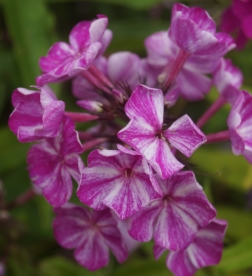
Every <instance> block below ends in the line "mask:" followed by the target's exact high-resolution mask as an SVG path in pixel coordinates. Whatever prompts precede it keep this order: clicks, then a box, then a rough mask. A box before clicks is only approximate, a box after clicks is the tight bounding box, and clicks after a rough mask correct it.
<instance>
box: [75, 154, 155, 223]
mask: <svg viewBox="0 0 252 276" xmlns="http://www.w3.org/2000/svg"><path fill="white" fill-rule="evenodd" d="M155 184H156V183H154V184H153V183H152V182H151V169H150V168H149V166H148V164H147V162H146V161H145V160H144V158H143V157H142V156H141V155H139V154H137V153H136V152H132V153H125V152H123V151H122V150H95V151H93V152H91V153H90V154H89V156H88V167H86V168H85V169H84V170H83V171H82V180H81V183H80V186H79V188H78V190H77V195H78V197H79V199H80V201H81V202H83V203H85V204H87V205H88V206H90V207H92V208H94V209H96V210H102V209H104V208H106V207H109V208H111V209H113V211H114V212H115V213H116V214H117V215H118V217H119V218H120V219H125V218H127V217H130V216H132V215H133V214H134V213H136V212H138V211H139V210H141V209H142V208H144V207H145V206H146V205H147V204H148V203H149V202H150V201H151V200H153V199H156V198H158V197H160V195H159V194H158V193H157V192H156V191H155V189H156V190H158V189H159V187H156V186H155Z"/></svg>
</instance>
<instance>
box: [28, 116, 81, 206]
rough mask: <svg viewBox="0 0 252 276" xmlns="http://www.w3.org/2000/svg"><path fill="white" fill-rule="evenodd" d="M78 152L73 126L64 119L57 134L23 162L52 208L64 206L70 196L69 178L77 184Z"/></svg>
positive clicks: (33, 147) (68, 120)
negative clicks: (26, 164)
mask: <svg viewBox="0 0 252 276" xmlns="http://www.w3.org/2000/svg"><path fill="white" fill-rule="evenodd" d="M81 152H82V145H81V144H80V142H79V140H78V136H77V132H76V131H75V130H74V123H73V122H72V120H71V119H70V118H68V117H66V116H64V118H63V122H62V124H61V132H60V134H59V135H58V136H57V137H55V138H48V139H45V140H44V141H42V142H41V143H39V144H36V145H34V146H32V147H31V149H30V150H29V152H28V157H27V162H28V164H29V168H28V169H29V173H30V177H31V179H32V182H33V183H34V184H35V185H37V186H38V187H40V188H41V189H42V193H43V195H44V197H45V198H46V200H47V201H48V202H49V203H50V204H51V205H52V206H54V207H59V206H61V205H63V204H65V203H66V202H67V201H68V200H69V199H70V197H71V194H72V180H71V176H72V177H73V178H74V179H75V180H76V181H77V183H79V182H80V173H81V170H82V169H83V163H82V161H81V158H80V156H79V155H78V154H79V153H81Z"/></svg>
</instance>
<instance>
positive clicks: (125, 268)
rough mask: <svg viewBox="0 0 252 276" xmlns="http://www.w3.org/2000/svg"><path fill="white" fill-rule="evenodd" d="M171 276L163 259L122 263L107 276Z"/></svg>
mask: <svg viewBox="0 0 252 276" xmlns="http://www.w3.org/2000/svg"><path fill="white" fill-rule="evenodd" d="M129 275H130V276H139V275H144V276H156V275H158V276H169V275H171V276H172V273H171V272H170V271H169V270H168V269H167V267H166V265H165V259H164V258H163V257H162V258H161V259H159V260H158V261H155V260H154V259H152V260H147V259H146V260H133V261H131V262H128V263H124V264H123V265H122V266H120V267H119V268H118V269H116V270H115V272H113V273H112V274H109V276H129Z"/></svg>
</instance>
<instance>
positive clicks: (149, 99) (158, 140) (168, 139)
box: [118, 85, 206, 178]
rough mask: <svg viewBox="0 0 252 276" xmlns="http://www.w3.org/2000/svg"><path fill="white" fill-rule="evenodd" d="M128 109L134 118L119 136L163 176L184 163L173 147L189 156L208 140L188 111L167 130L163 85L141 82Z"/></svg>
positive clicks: (126, 110) (129, 115) (129, 102)
mask: <svg viewBox="0 0 252 276" xmlns="http://www.w3.org/2000/svg"><path fill="white" fill-rule="evenodd" d="M125 112H126V115H127V116H128V117H129V118H130V122H129V123H128V124H127V125H126V127H125V128H123V129H122V130H120V131H119V133H118V138H119V139H121V140H122V141H123V142H125V143H127V144H128V145H130V146H131V147H132V148H133V149H135V150H136V151H137V152H138V153H140V154H142V155H143V156H144V158H146V160H147V161H148V162H149V164H150V165H151V166H152V168H153V169H154V170H155V171H156V172H157V173H158V174H159V175H160V176H161V177H162V178H167V177H169V176H171V175H172V174H173V173H175V172H177V171H179V170H181V169H182V168H183V167H184V165H183V164H181V163H180V162H179V161H178V160H177V159H176V158H175V156H174V154H173V152H172V149H174V148H176V149H178V150H179V151H181V152H182V153H183V154H184V155H186V156H187V157H189V156H191V155H192V154H193V152H194V151H195V150H196V149H197V148H198V147H199V146H200V145H201V144H203V143H204V142H206V137H205V135H204V134H203V133H202V132H201V131H200V129H198V127H196V125H195V124H194V123H193V121H192V120H191V119H190V118H189V116H188V115H184V116H182V117H181V118H179V119H178V120H176V121H175V122H174V123H173V124H172V125H171V126H170V127H169V128H167V129H166V130H163V117H164V97H163V92H162V91H161V90H160V89H154V88H149V87H147V86H144V85H138V86H137V87H136V89H135V90H134V91H133V93H132V95H131V97H130V98H129V100H128V102H127V104H126V106H125Z"/></svg>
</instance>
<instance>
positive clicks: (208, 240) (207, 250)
mask: <svg viewBox="0 0 252 276" xmlns="http://www.w3.org/2000/svg"><path fill="white" fill-rule="evenodd" d="M226 229H227V222H226V221H224V220H220V219H214V220H213V221H212V222H210V223H209V224H208V225H207V226H205V227H202V228H200V229H199V232H198V233H197V235H196V237H195V239H194V240H193V242H192V243H191V244H190V245H189V246H188V247H187V248H186V249H185V250H181V251H175V252H170V253H169V255H168V257H167V260H166V265H167V267H168V268H169V269H170V270H171V271H172V272H173V273H174V275H175V276H192V275H194V273H195V272H196V271H197V270H198V269H200V268H202V267H205V266H210V265H217V264H218V263H219V262H220V260H221V255H222V248H223V239H224V236H225V232H226ZM163 252H164V250H162V249H161V248H156V249H154V254H155V257H156V259H157V258H159V256H160V255H161V254H162V253H163Z"/></svg>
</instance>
